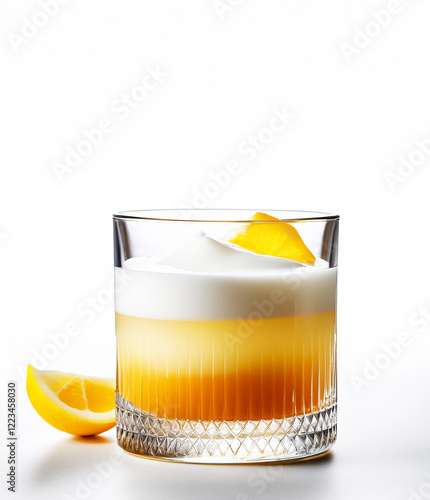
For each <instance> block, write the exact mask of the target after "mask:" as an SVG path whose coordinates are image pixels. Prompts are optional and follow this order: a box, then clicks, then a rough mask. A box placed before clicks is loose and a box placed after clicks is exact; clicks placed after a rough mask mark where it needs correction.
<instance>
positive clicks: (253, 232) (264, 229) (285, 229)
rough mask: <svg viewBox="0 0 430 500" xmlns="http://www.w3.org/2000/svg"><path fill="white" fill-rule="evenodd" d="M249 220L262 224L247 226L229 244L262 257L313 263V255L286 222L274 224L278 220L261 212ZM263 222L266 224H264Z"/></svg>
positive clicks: (294, 229) (295, 230)
mask: <svg viewBox="0 0 430 500" xmlns="http://www.w3.org/2000/svg"><path fill="white" fill-rule="evenodd" d="M251 220H255V221H263V223H260V224H249V226H248V227H247V228H246V229H245V230H244V231H242V232H240V233H239V234H237V235H236V236H235V237H234V238H232V239H230V240H229V242H230V243H233V244H234V245H238V246H240V247H241V248H244V249H245V250H250V251H251V252H255V253H258V254H262V255H272V256H274V257H283V258H285V259H291V260H296V261H298V262H303V263H305V264H314V263H315V257H314V255H313V254H312V252H311V251H310V250H309V248H308V247H307V246H306V245H305V244H304V243H303V240H302V239H301V237H300V235H299V233H298V232H297V229H296V228H295V227H293V226H292V225H291V224H287V223H286V222H279V224H276V221H279V219H277V218H276V217H272V216H271V215H267V214H264V213H262V212H257V213H256V214H255V215H253V216H252V217H251ZM264 221H267V222H268V223H267V224H264ZM274 222H275V223H274Z"/></svg>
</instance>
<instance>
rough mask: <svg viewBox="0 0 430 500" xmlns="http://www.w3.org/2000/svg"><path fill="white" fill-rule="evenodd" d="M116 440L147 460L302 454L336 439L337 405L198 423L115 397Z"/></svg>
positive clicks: (268, 457) (236, 459)
mask: <svg viewBox="0 0 430 500" xmlns="http://www.w3.org/2000/svg"><path fill="white" fill-rule="evenodd" d="M116 421H117V439H118V444H119V446H121V448H123V449H124V450H126V451H128V452H130V453H133V454H136V455H142V456H146V457H149V458H157V459H165V460H172V461H180V462H194V463H221V464H222V463H223V464H226V463H243V462H266V461H274V460H287V459H297V458H304V457H308V456H311V455H316V454H319V453H322V452H324V451H326V450H328V449H329V448H331V446H332V445H333V444H334V443H335V441H336V434H337V405H336V403H335V404H333V405H331V406H327V407H325V408H323V409H321V410H319V411H317V412H315V413H308V414H305V415H297V416H294V417H290V418H283V419H272V420H247V421H240V420H237V421H212V420H210V421H201V420H179V419H167V418H160V417H157V416H156V415H152V414H148V413H146V412H144V411H142V410H139V409H138V408H135V407H134V406H133V405H132V404H131V403H130V402H129V401H127V400H126V399H124V398H123V397H121V396H120V395H119V394H117V396H116Z"/></svg>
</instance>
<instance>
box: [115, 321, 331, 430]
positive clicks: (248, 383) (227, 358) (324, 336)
mask: <svg viewBox="0 0 430 500" xmlns="http://www.w3.org/2000/svg"><path fill="white" fill-rule="evenodd" d="M116 330H117V381H118V387H117V390H118V393H119V394H120V395H121V396H122V397H124V398H125V399H127V400H128V401H129V402H130V403H132V405H133V406H134V407H135V408H138V409H140V410H142V411H144V412H146V413H149V414H152V415H156V416H157V417H159V418H167V419H190V420H262V419H263V420H270V419H273V418H275V419H281V418H284V417H292V416H294V415H303V414H304V413H312V412H315V411H318V410H320V409H322V408H324V407H326V406H328V405H330V404H333V403H334V402H335V401H334V394H335V383H336V382H335V370H336V367H335V359H336V353H335V312H334V311H329V312H324V313H319V314H312V315H306V316H290V317H280V318H265V319H260V320H258V321H257V320H254V322H252V321H246V322H245V321H239V320H226V321H173V320H154V319H144V318H136V317H132V316H125V315H122V314H118V313H117V314H116Z"/></svg>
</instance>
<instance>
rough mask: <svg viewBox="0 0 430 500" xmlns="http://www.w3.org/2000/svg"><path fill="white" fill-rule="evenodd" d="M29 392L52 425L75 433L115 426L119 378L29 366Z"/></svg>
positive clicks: (36, 405) (34, 404)
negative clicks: (38, 368) (82, 374)
mask: <svg viewBox="0 0 430 500" xmlns="http://www.w3.org/2000/svg"><path fill="white" fill-rule="evenodd" d="M27 394H28V397H29V398H30V401H31V404H32V405H33V407H34V409H35V410H36V411H37V413H38V414H39V415H40V416H41V417H42V418H43V419H44V420H46V422H48V424H51V425H52V426H53V427H55V428H57V429H60V431H64V432H68V433H69V434H73V435H75V436H93V435H94V434H100V433H101V432H104V431H107V430H108V429H111V428H112V427H113V426H114V425H115V380H114V379H110V378H94V377H82V376H81V375H76V374H74V373H62V372H57V371H42V370H37V369H36V368H34V366H32V365H28V367H27Z"/></svg>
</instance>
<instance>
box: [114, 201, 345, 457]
mask: <svg viewBox="0 0 430 500" xmlns="http://www.w3.org/2000/svg"><path fill="white" fill-rule="evenodd" d="M270 214H271V215H269V214H267V213H255V212H254V213H253V212H250V211H241V210H239V211H223V210H215V211H212V210H208V211H204V210H203V211H200V213H199V218H196V219H193V220H180V211H139V212H127V213H124V214H118V215H116V216H114V219H115V220H114V224H115V253H116V263H115V264H116V267H115V275H116V280H117V282H118V283H119V284H120V285H119V286H117V287H116V288H117V293H116V304H115V309H116V339H117V431H118V442H119V444H120V446H122V447H123V448H124V449H126V450H127V451H130V452H132V453H135V454H139V455H146V456H150V457H157V458H165V459H170V460H178V461H186V462H206V463H234V462H243V461H266V460H282V459H287V458H298V457H304V456H309V455H313V454H317V453H320V452H323V451H325V450H326V449H328V448H330V447H331V445H332V444H333V443H334V441H335V439H336V281H337V267H336V258H337V256H336V251H337V224H338V218H337V217H336V216H325V215H321V214H310V215H309V216H308V214H307V213H306V212H303V213H299V214H298V213H289V212H286V211H282V212H279V211H274V212H270ZM272 214H273V215H272ZM300 216H301V217H300ZM178 219H179V220H178ZM211 219H214V220H213V221H212V220H211ZM225 219H226V220H225ZM236 219H237V221H236ZM301 233H302V235H301ZM305 235H306V238H307V240H306V239H305Z"/></svg>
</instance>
